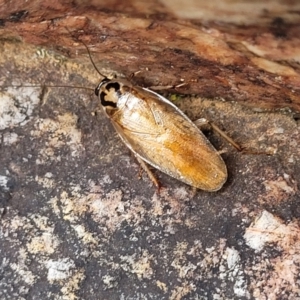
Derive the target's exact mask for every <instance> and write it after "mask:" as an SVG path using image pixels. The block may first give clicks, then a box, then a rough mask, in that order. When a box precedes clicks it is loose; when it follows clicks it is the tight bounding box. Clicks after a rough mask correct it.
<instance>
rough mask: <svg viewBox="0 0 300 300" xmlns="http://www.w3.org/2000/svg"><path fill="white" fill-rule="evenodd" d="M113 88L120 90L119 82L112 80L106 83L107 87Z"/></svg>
mask: <svg viewBox="0 0 300 300" xmlns="http://www.w3.org/2000/svg"><path fill="white" fill-rule="evenodd" d="M111 88H113V89H115V91H116V92H118V91H119V90H120V84H119V83H118V82H110V83H108V84H107V85H106V89H108V90H110V89H111Z"/></svg>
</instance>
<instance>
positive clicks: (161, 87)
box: [149, 82, 187, 91]
mask: <svg viewBox="0 0 300 300" xmlns="http://www.w3.org/2000/svg"><path fill="white" fill-rule="evenodd" d="M186 85H187V83H185V82H182V83H179V84H176V85H156V86H155V85H154V86H150V87H149V89H150V90H153V91H161V90H176V89H178V88H181V87H183V86H186Z"/></svg>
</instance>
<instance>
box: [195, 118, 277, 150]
mask: <svg viewBox="0 0 300 300" xmlns="http://www.w3.org/2000/svg"><path fill="white" fill-rule="evenodd" d="M194 123H195V125H196V126H197V127H200V128H203V127H205V129H206V128H207V127H210V128H212V129H213V130H214V131H216V132H217V133H218V134H219V135H220V136H221V137H222V138H224V139H225V140H226V141H227V142H228V143H229V144H231V145H232V146H233V147H234V148H235V149H236V150H237V151H239V152H241V153H243V154H264V155H273V154H274V153H270V152H267V151H257V150H252V149H248V148H245V147H241V146H240V145H238V144H237V143H236V142H235V141H234V140H233V139H232V138H231V137H230V136H228V135H227V134H226V133H225V132H224V131H223V130H222V129H220V128H219V127H218V126H217V125H216V124H214V123H213V122H210V121H208V120H207V119H204V118H202V119H198V120H196V121H195V122H194ZM218 152H219V154H221V153H225V152H226V150H225V151H224V150H221V151H218Z"/></svg>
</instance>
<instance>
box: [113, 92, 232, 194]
mask: <svg viewBox="0 0 300 300" xmlns="http://www.w3.org/2000/svg"><path fill="white" fill-rule="evenodd" d="M119 105H120V106H119V107H120V108H119V110H116V112H115V113H113V114H112V115H111V116H110V118H111V120H112V123H113V125H114V127H115V129H116V131H117V132H118V134H119V135H120V137H121V138H122V140H123V141H124V142H125V144H126V145H127V146H128V147H129V148H130V149H131V150H132V151H133V152H134V153H135V154H136V155H138V156H139V157H140V158H141V159H143V160H144V161H146V162H147V163H149V164H150V165H152V166H153V167H155V168H157V169H159V170H161V171H162V172H164V173H166V174H168V175H170V176H172V177H174V178H176V179H178V180H181V181H183V182H185V183H187V184H189V185H191V186H194V187H196V188H199V189H202V190H206V191H217V190H219V189H220V188H221V187H222V186H223V184H224V183H225V181H226V179H227V169H226V165H225V163H224V161H223V159H222V158H221V156H220V155H219V154H218V152H217V151H216V150H215V148H214V147H213V146H212V145H211V144H210V142H209V141H208V140H207V138H206V137H205V136H204V135H203V133H202V132H201V131H200V130H199V129H198V128H197V126H196V125H195V124H194V123H193V122H192V121H191V120H190V119H189V118H188V117H187V116H185V115H184V114H183V113H182V112H181V111H180V110H179V109H178V108H177V107H176V106H175V105H174V104H173V103H171V102H170V101H169V100H167V99H165V98H164V97H162V96H161V95H159V94H157V93H155V92H153V91H151V90H148V89H145V88H140V87H133V88H132V89H131V90H130V92H128V93H126V94H124V95H122V96H121V97H120V103H119Z"/></svg>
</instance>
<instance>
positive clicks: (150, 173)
mask: <svg viewBox="0 0 300 300" xmlns="http://www.w3.org/2000/svg"><path fill="white" fill-rule="evenodd" d="M134 156H135V158H136V159H137V161H138V162H139V164H140V165H141V167H142V169H143V170H144V171H145V172H146V173H147V175H148V176H149V178H150V179H151V181H152V182H153V184H154V185H155V186H156V187H157V188H158V189H160V184H159V182H158V180H157V179H156V177H155V176H154V174H153V173H152V172H151V170H150V169H149V168H148V166H147V164H146V163H145V162H144V161H143V160H142V159H140V158H139V157H138V156H137V155H134Z"/></svg>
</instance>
